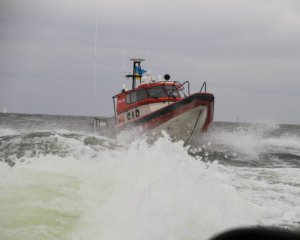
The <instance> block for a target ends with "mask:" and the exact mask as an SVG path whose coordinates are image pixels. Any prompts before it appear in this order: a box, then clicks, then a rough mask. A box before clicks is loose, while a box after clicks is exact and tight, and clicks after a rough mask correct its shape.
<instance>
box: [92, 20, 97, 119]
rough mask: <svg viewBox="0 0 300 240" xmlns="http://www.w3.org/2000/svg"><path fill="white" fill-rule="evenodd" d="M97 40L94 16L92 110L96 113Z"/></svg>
mask: <svg viewBox="0 0 300 240" xmlns="http://www.w3.org/2000/svg"><path fill="white" fill-rule="evenodd" d="M97 41H98V17H96V26H95V45H94V88H93V103H92V109H93V110H92V111H93V114H94V115H96V89H97Z"/></svg>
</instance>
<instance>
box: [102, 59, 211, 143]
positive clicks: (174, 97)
mask: <svg viewBox="0 0 300 240" xmlns="http://www.w3.org/2000/svg"><path fill="white" fill-rule="evenodd" d="M131 61H132V62H133V71H132V74H130V75H126V77H127V78H130V79H131V80H132V88H131V89H130V90H128V89H125V88H123V89H122V91H121V92H120V93H118V94H116V95H115V96H113V102H114V113H115V116H114V118H115V122H114V124H113V127H114V128H115V129H117V131H123V130H126V129H131V128H136V127H138V128H139V129H142V130H143V131H147V132H151V133H160V132H161V131H165V132H167V133H168V135H169V136H170V138H171V139H172V140H173V141H179V140H182V141H183V142H184V143H185V144H187V143H188V142H189V141H190V140H191V139H192V137H193V136H194V135H195V134H197V133H199V132H203V131H206V130H207V129H208V127H209V125H210V123H211V122H212V121H213V115H214V95H213V94H211V93H208V92H207V91H206V82H204V83H203V85H202V87H201V89H200V90H199V91H198V92H195V93H193V94H190V83H189V81H185V82H183V83H180V82H178V81H172V80H170V75H169V74H166V75H165V76H164V79H163V80H162V79H160V80H159V81H155V80H154V78H153V76H151V75H149V74H147V71H145V70H143V69H142V67H141V63H142V62H143V61H144V59H140V58H133V59H131ZM100 122H101V121H100V120H99V119H98V125H100ZM102 125H103V124H102ZM104 125H107V126H108V125H109V123H108V122H107V123H106V124H104Z"/></svg>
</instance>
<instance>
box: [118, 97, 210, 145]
mask: <svg viewBox="0 0 300 240" xmlns="http://www.w3.org/2000/svg"><path fill="white" fill-rule="evenodd" d="M213 112H214V96H213V94H210V93H201V92H198V93H195V94H193V95H190V96H188V97H186V98H184V99H182V100H179V101H177V102H174V103H171V104H169V105H167V106H166V107H163V108H161V109H159V110H157V111H155V112H152V113H150V114H148V115H146V116H143V117H141V118H138V119H135V120H134V121H131V122H130V123H128V124H124V125H122V126H119V130H123V129H127V128H131V127H137V126H139V127H142V128H143V129H147V130H150V131H152V132H160V131H162V130H164V131H166V132H167V133H168V134H169V135H170V137H171V138H172V140H175V141H176V140H182V141H184V142H185V143H187V142H189V140H190V139H191V138H192V137H193V136H194V135H195V134H196V133H197V132H199V131H206V130H207V129H208V126H209V124H210V123H211V122H212V120H213Z"/></svg>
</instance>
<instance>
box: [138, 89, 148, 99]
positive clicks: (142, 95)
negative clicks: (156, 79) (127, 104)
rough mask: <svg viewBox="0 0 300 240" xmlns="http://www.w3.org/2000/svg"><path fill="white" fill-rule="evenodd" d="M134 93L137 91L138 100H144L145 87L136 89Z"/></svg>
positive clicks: (145, 96) (145, 95) (145, 94)
mask: <svg viewBox="0 0 300 240" xmlns="http://www.w3.org/2000/svg"><path fill="white" fill-rule="evenodd" d="M136 93H137V100H138V101H141V100H144V99H146V98H147V97H148V96H147V92H146V90H145V89H141V90H138V91H136Z"/></svg>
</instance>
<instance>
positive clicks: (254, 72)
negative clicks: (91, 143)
mask: <svg viewBox="0 0 300 240" xmlns="http://www.w3.org/2000/svg"><path fill="white" fill-rule="evenodd" d="M96 22H98V35H97V57H96V75H97V81H96V84H95V83H94V63H95V58H94V51H95V47H94V46H95V32H96ZM133 56H137V57H145V58H147V59H146V62H145V63H144V68H145V69H147V70H150V71H151V72H152V74H154V75H155V76H158V75H163V74H164V73H169V74H170V75H171V77H172V78H173V79H174V80H178V81H186V80H189V81H190V82H191V86H192V91H197V90H199V89H200V87H201V85H202V82H203V81H206V82H207V84H208V90H209V91H210V92H212V93H214V94H215V97H216V99H215V101H216V102H215V104H216V106H215V120H219V121H236V119H237V117H239V120H240V121H250V122H258V121H274V122H278V123H296V124H300V110H299V109H300V107H299V105H300V94H299V92H300V1H299V0H184V1H183V0H182V1H179V0H159V1H158V0H98V1H96V0H84V1H83V0H82V1H81V0H63V1H62V0H51V1H50V0H49V1H48V0H23V1H19V0H1V1H0V111H2V109H3V107H6V108H7V109H8V111H9V112H20V113H49V114H72V115H93V114H96V115H102V116H103V115H104V116H111V115H112V114H113V105H112V100H111V97H112V96H113V95H114V94H116V93H118V92H119V90H120V89H121V86H122V84H123V83H127V86H130V82H129V81H128V80H126V79H125V78H124V77H123V75H124V67H125V71H126V72H125V73H128V72H129V71H130V70H131V63H130V62H129V61H128V59H129V58H130V57H133ZM124 59H126V61H125V63H124ZM95 86H96V87H95ZM95 93H96V94H95Z"/></svg>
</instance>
